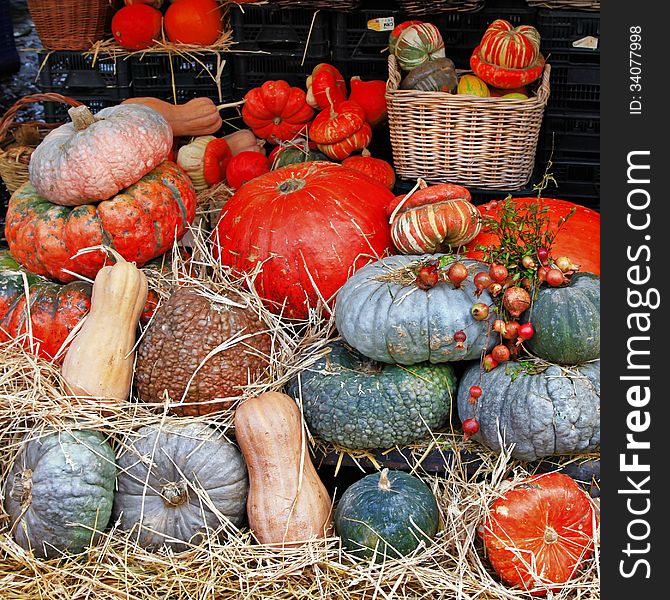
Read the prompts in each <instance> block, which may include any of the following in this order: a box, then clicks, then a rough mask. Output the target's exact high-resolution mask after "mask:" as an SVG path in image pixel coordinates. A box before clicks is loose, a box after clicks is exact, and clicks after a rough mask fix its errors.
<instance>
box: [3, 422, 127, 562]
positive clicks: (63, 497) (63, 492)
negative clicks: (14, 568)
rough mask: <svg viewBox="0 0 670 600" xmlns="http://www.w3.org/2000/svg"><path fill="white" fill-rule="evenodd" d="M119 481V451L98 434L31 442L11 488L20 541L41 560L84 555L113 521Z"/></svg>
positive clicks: (10, 508)
mask: <svg viewBox="0 0 670 600" xmlns="http://www.w3.org/2000/svg"><path fill="white" fill-rule="evenodd" d="M115 477H116V465H115V462H114V452H113V450H112V448H111V447H110V445H109V444H108V443H107V441H106V440H105V437H104V436H103V435H102V434H101V433H98V432H97V431H80V430H71V431H60V432H54V433H50V434H48V435H46V436H45V437H41V438H35V439H32V440H29V441H27V442H26V443H25V445H24V446H23V448H22V449H21V451H20V452H19V454H18V455H17V457H16V460H15V461H14V464H13V465H12V468H11V470H10V473H9V478H8V481H7V485H6V489H5V510H6V511H7V514H8V515H9V517H10V528H11V531H12V532H13V535H14V539H15V540H16V542H17V543H18V544H19V545H20V546H21V547H22V548H25V549H30V548H32V549H33V550H34V552H35V554H36V555H37V556H40V557H47V558H53V557H56V556H59V555H60V554H61V553H62V552H72V553H78V552H81V551H82V550H84V549H85V548H86V547H88V546H89V545H90V544H91V543H94V542H95V539H96V537H97V535H96V532H100V531H103V530H104V529H105V527H106V526H107V523H108V522H109V518H110V515H111V512H112V502H113V500H114V480H115Z"/></svg>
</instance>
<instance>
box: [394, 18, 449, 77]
mask: <svg viewBox="0 0 670 600" xmlns="http://www.w3.org/2000/svg"><path fill="white" fill-rule="evenodd" d="M395 56H396V59H397V60H398V65H400V68H401V69H403V70H404V71H411V70H412V69H414V68H416V67H418V66H419V65H422V64H424V63H426V62H428V61H429V60H434V59H436V58H444V56H445V50H444V40H443V39H442V35H441V34H440V31H439V29H438V28H437V27H435V25H433V24H432V23H415V24H413V25H410V26H409V27H407V28H406V29H404V30H403V31H402V33H401V34H400V36H399V37H398V40H397V42H396V44H395Z"/></svg>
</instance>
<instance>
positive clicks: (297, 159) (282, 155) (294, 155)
mask: <svg viewBox="0 0 670 600" xmlns="http://www.w3.org/2000/svg"><path fill="white" fill-rule="evenodd" d="M315 160H325V161H328V162H332V161H331V160H330V159H329V158H328V157H327V156H326V155H325V154H324V153H323V152H320V151H319V150H308V151H307V152H305V151H304V150H303V149H302V148H298V147H296V146H288V147H286V148H282V149H281V150H279V152H277V154H276V156H275V157H274V161H273V163H272V170H273V171H274V170H276V169H279V168H281V167H286V166H287V165H295V164H299V163H304V162H312V161H315Z"/></svg>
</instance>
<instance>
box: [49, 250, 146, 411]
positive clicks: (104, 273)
mask: <svg viewBox="0 0 670 600" xmlns="http://www.w3.org/2000/svg"><path fill="white" fill-rule="evenodd" d="M115 255H116V253H115ZM116 260H117V262H116V264H115V265H113V266H106V267H103V268H102V269H100V271H99V272H98V274H97V275H96V277H95V281H94V283H93V293H92V296H91V309H90V312H89V314H88V316H87V317H86V320H85V321H84V323H83V325H82V327H81V329H80V330H79V331H78V332H77V334H76V335H75V337H74V339H73V340H72V343H71V344H70V347H69V348H68V350H67V352H66V354H65V359H64V360H63V366H62V367H61V375H62V377H63V379H64V381H65V383H66V384H67V388H68V392H69V393H71V394H72V395H73V396H75V397H77V398H82V397H94V398H100V399H106V400H116V401H120V402H123V401H125V400H127V399H128V396H129V395H130V387H131V385H132V380H133V363H134V358H135V353H134V352H133V346H134V345H135V331H136V329H137V323H138V320H139V318H140V315H141V314H142V311H143V310H144V305H145V303H146V301H147V293H148V288H147V278H146V276H145V275H144V273H143V272H142V271H140V270H139V269H138V268H137V267H136V266H135V265H134V264H132V263H129V262H126V261H125V260H123V258H122V257H121V256H119V255H116Z"/></svg>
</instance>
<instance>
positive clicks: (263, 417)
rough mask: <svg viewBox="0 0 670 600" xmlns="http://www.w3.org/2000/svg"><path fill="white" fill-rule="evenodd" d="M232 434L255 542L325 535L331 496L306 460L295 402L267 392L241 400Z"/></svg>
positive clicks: (286, 542)
mask: <svg viewBox="0 0 670 600" xmlns="http://www.w3.org/2000/svg"><path fill="white" fill-rule="evenodd" d="M235 437H236V439H237V443H238V444H239V446H240V450H242V454H243V455H244V459H245V460H246V463H247V469H248V471H249V484H250V487H249V496H248V498H247V516H248V518H249V527H250V528H251V530H252V531H253V532H254V534H255V536H256V538H257V539H258V541H259V542H261V543H262V544H277V545H282V546H298V545H301V543H303V542H305V541H307V540H308V539H310V538H314V537H317V538H322V537H327V536H328V535H330V533H331V531H332V514H331V512H332V511H331V501H330V496H329V494H328V491H327V490H326V488H325V486H324V485H323V483H322V481H321V480H320V479H319V476H318V475H317V473H316V469H315V468H314V465H313V464H312V461H311V459H310V456H309V449H308V447H307V438H306V435H305V429H304V427H303V424H302V416H301V414H300V409H299V408H298V406H297V405H296V403H295V401H294V400H293V399H292V398H290V397H289V396H287V395H286V394H280V393H278V392H267V393H265V394H262V395H260V396H258V397H256V398H251V399H249V400H247V401H246V402H243V403H242V404H241V405H240V406H239V407H238V408H237V410H236V411H235Z"/></svg>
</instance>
